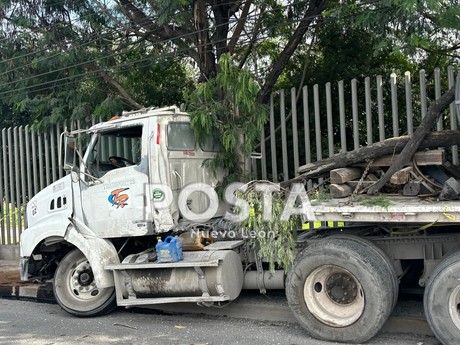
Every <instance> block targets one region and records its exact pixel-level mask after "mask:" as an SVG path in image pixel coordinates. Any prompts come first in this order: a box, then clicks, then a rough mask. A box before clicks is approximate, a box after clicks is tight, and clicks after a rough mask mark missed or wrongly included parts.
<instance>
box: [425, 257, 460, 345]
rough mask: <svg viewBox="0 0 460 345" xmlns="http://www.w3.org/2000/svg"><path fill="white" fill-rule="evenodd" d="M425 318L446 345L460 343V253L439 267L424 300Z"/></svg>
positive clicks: (447, 259)
mask: <svg viewBox="0 0 460 345" xmlns="http://www.w3.org/2000/svg"><path fill="white" fill-rule="evenodd" d="M423 307H424V309H425V316H426V319H427V321H428V324H429V325H430V327H431V330H432V331H433V333H434V334H435V336H436V338H438V340H439V341H440V342H441V343H443V344H444V345H454V344H455V345H456V344H458V343H459V342H460V251H458V252H456V253H454V254H452V255H449V256H447V257H446V258H445V259H443V260H442V261H441V263H440V264H439V265H438V266H436V268H435V269H434V271H433V273H432V274H431V276H430V279H429V280H428V283H427V285H426V287H425V294H424V296H423Z"/></svg>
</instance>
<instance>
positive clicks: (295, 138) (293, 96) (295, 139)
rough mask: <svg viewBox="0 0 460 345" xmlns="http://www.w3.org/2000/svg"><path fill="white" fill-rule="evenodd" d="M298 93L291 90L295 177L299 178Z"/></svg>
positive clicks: (293, 89)
mask: <svg viewBox="0 0 460 345" xmlns="http://www.w3.org/2000/svg"><path fill="white" fill-rule="evenodd" d="M296 94H297V92H296V89H295V87H293V88H291V114H292V140H293V141H292V145H293V146H294V147H293V150H294V176H298V175H299V173H298V172H297V170H298V169H299V137H298V135H299V134H298V130H297V97H296V96H297V95H296Z"/></svg>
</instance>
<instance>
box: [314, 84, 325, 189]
mask: <svg viewBox="0 0 460 345" xmlns="http://www.w3.org/2000/svg"><path fill="white" fill-rule="evenodd" d="M313 106H314V111H315V139H316V160H317V161H320V160H321V159H323V148H322V144H321V139H322V138H321V120H320V119H321V108H320V105H319V85H318V84H315V85H313ZM318 182H319V183H320V184H322V183H323V179H322V178H320V179H318Z"/></svg>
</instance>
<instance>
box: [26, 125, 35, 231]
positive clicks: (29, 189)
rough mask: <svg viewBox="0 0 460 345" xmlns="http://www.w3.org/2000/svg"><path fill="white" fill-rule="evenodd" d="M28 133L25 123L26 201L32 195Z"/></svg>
mask: <svg viewBox="0 0 460 345" xmlns="http://www.w3.org/2000/svg"><path fill="white" fill-rule="evenodd" d="M30 135H31V133H30V128H29V126H28V125H27V126H26V127H25V131H24V136H25V140H26V143H25V144H26V171H27V201H28V200H30V199H31V198H32V197H33V195H34V192H33V187H32V164H31V162H30V160H31V155H30V150H31V146H30ZM34 160H35V157H34ZM25 207H26V205H24V214H25V212H26V211H27V210H26V209H25ZM26 218H27V217H26ZM24 227H27V224H24Z"/></svg>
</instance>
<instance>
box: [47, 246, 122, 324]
mask: <svg viewBox="0 0 460 345" xmlns="http://www.w3.org/2000/svg"><path fill="white" fill-rule="evenodd" d="M54 296H55V297H56V300H57V302H58V304H59V305H60V306H61V308H62V309H64V310H65V311H67V312H68V313H70V314H72V315H75V316H79V317H91V316H98V315H104V314H107V313H109V312H111V311H112V310H114V309H115V308H116V299H115V288H113V287H109V288H104V289H100V288H98V287H97V286H96V282H95V280H94V276H93V271H92V270H91V266H90V264H89V262H88V260H87V259H86V257H85V256H84V255H83V253H82V252H81V251H80V250H78V249H74V250H72V251H71V252H69V253H68V254H67V255H66V256H64V258H63V259H62V260H61V262H60V263H59V266H58V268H57V270H56V273H55V275H54Z"/></svg>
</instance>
